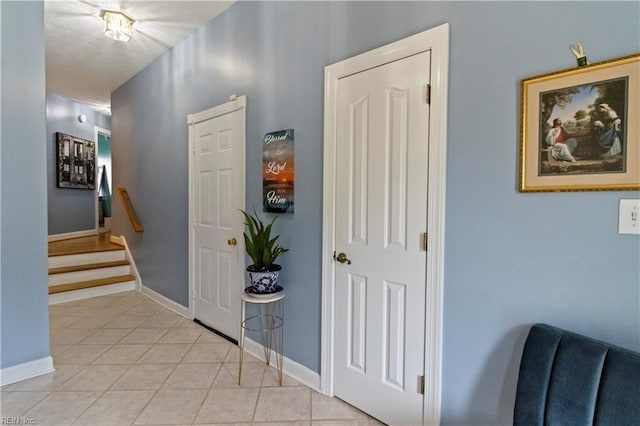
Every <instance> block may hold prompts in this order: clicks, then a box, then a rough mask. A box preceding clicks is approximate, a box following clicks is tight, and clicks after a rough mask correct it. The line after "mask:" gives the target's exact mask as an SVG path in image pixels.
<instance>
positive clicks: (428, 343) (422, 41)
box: [320, 23, 449, 424]
mask: <svg viewBox="0 0 640 426" xmlns="http://www.w3.org/2000/svg"><path fill="white" fill-rule="evenodd" d="M424 51H431V103H430V108H429V168H428V191H429V193H428V198H427V232H428V235H429V242H428V245H429V249H428V251H427V253H426V256H427V270H426V286H427V288H426V304H425V308H426V312H425V319H424V320H425V325H426V324H430V325H431V326H430V327H425V359H424V372H425V378H426V380H425V391H424V399H423V413H424V414H423V422H424V424H439V423H440V410H441V392H442V386H441V381H442V311H443V288H444V242H445V241H444V240H445V233H444V226H445V223H444V222H445V202H446V197H445V189H446V155H447V94H448V80H449V77H448V72H449V24H446V23H445V24H442V25H439V26H437V27H435V28H432V29H430V30H427V31H424V32H421V33H418V34H415V35H413V36H410V37H407V38H405V39H402V40H399V41H396V42H394V43H391V44H388V45H385V46H382V47H380V48H377V49H374V50H371V51H369V52H366V53H363V54H360V55H358V56H354V57H352V58H348V59H345V60H343V61H341V62H338V63H335V64H333V65H329V66H327V67H325V74H324V93H325V101H324V157H323V160H324V161H323V212H322V335H321V339H322V342H321V348H322V353H321V366H320V371H321V377H320V390H321V392H322V393H323V394H325V395H328V396H333V395H334V390H335V389H334V386H335V380H334V372H335V356H334V351H335V343H334V339H335V333H334V330H335V261H334V260H333V251H334V250H335V218H336V205H335V195H336V143H337V141H336V127H337V119H336V113H335V111H336V101H337V87H338V80H339V79H340V78H343V77H347V76H349V75H352V74H355V73H358V72H362V71H365V70H368V69H371V68H374V67H377V66H380V65H383V64H386V63H389V62H393V61H396V60H399V59H403V58H406V57H408V56H411V55H415V54H418V53H421V52H424Z"/></svg>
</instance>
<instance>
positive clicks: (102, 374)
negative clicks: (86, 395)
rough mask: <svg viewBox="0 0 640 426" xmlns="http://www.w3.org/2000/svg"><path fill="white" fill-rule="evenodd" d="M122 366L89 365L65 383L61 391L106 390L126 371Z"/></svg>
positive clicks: (125, 367)
mask: <svg viewBox="0 0 640 426" xmlns="http://www.w3.org/2000/svg"><path fill="white" fill-rule="evenodd" d="M127 368H128V367H127V366H124V365H89V366H87V367H86V368H85V369H84V370H82V371H81V372H79V373H78V374H76V375H75V376H73V378H72V379H70V380H69V381H68V382H66V383H65V384H64V385H62V387H61V388H60V389H61V390H67V391H71V390H73V391H90V390H106V389H108V388H109V387H110V386H111V385H112V384H113V383H114V382H115V381H116V380H118V378H120V376H122V375H123V374H124V372H125V371H127Z"/></svg>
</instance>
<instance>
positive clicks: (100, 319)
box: [67, 312, 118, 329]
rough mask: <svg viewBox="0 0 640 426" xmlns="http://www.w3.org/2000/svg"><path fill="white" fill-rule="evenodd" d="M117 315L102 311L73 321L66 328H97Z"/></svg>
mask: <svg viewBox="0 0 640 426" xmlns="http://www.w3.org/2000/svg"><path fill="white" fill-rule="evenodd" d="M117 316H118V315H117V314H106V313H104V312H101V313H100V314H97V315H92V316H90V317H88V318H84V319H83V320H81V321H77V322H74V323H73V324H71V325H70V326H69V327H67V328H69V329H76V328H99V327H102V326H103V325H105V324H106V323H108V322H111V321H113V320H114V319H115V318H116V317H117Z"/></svg>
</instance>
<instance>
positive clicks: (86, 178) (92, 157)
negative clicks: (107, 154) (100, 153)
mask: <svg viewBox="0 0 640 426" xmlns="http://www.w3.org/2000/svg"><path fill="white" fill-rule="evenodd" d="M56 141H57V148H56V156H57V166H58V167H57V170H56V178H57V179H56V185H57V186H58V188H72V189H95V187H96V184H95V179H96V144H95V142H93V141H90V140H86V139H81V138H77V137H75V136H71V135H67V134H65V133H60V132H57V133H56Z"/></svg>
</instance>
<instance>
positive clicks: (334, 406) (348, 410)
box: [311, 392, 369, 420]
mask: <svg viewBox="0 0 640 426" xmlns="http://www.w3.org/2000/svg"><path fill="white" fill-rule="evenodd" d="M368 417H369V416H367V415H366V414H365V413H363V412H362V411H360V410H358V409H357V408H355V407H352V406H351V405H349V404H347V403H346V402H344V401H342V400H340V399H338V398H329V397H326V396H324V395H321V394H319V393H318V392H312V393H311V419H312V420H367V419H368Z"/></svg>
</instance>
